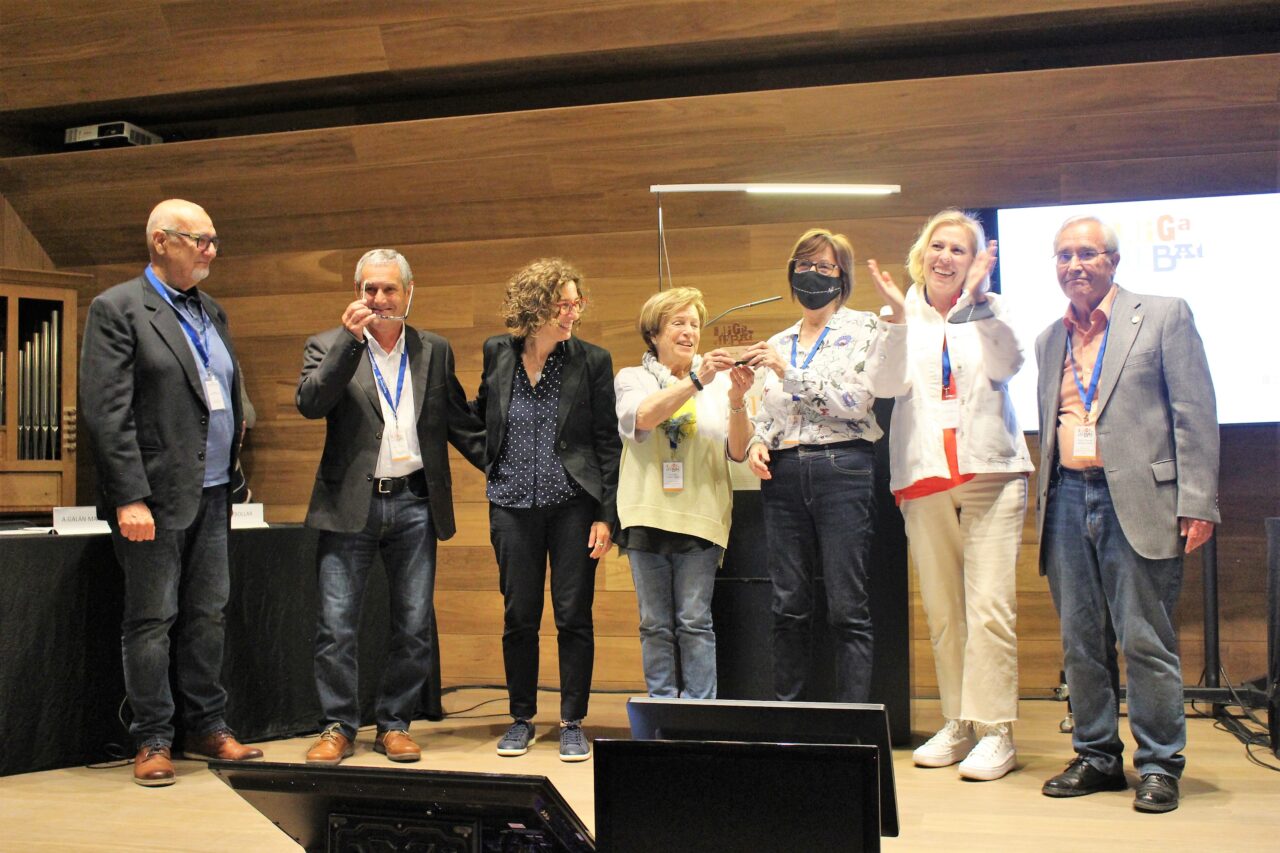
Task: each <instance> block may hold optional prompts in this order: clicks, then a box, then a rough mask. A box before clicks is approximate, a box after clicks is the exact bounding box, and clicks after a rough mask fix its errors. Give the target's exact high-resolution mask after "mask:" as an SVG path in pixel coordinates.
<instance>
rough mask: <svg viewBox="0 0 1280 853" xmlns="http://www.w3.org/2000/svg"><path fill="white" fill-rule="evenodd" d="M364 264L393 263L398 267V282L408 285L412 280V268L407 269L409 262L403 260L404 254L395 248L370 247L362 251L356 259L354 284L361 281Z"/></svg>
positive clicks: (357, 284)
mask: <svg viewBox="0 0 1280 853" xmlns="http://www.w3.org/2000/svg"><path fill="white" fill-rule="evenodd" d="M366 264H373V265H374V266H380V265H382V264H395V265H396V266H398V267H400V284H402V285H404V286H405V287H408V286H409V284H410V283H411V282H412V281H413V270H411V269H409V262H408V261H407V260H405V257H404V255H402V254H400V253H399V252H397V251H396V250H395V249H370V250H369V251H367V252H365V253H364V256H363V257H362V258H360V260H358V261H356V286H357V287H358V286H359V285H360V284H361V283H362V282H363V281H364V276H363V275H362V273H364V268H365V265H366Z"/></svg>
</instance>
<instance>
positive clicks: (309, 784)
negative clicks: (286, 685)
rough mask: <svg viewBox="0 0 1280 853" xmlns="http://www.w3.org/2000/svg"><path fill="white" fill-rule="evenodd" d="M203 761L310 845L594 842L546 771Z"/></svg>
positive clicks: (560, 845) (453, 849)
mask: <svg viewBox="0 0 1280 853" xmlns="http://www.w3.org/2000/svg"><path fill="white" fill-rule="evenodd" d="M209 769H210V770H212V771H213V772H214V773H216V774H217V776H218V778H220V779H221V780H222V781H224V782H226V783H227V784H228V785H230V786H231V788H232V789H233V790H234V791H235V792H236V793H237V794H239V795H240V796H241V797H243V798H244V799H245V800H246V801H248V803H249V804H250V805H252V806H253V807H254V808H256V809H257V810H258V811H260V812H262V814H263V815H264V816H265V817H266V818H267V819H269V820H270V821H271V822H272V823H274V824H275V825H276V826H278V827H280V829H281V830H283V831H284V832H285V834H286V835H288V836H289V837H290V838H292V839H293V840H294V841H296V842H298V844H300V845H301V846H302V847H303V849H305V850H307V851H332V852H333V853H338V851H357V850H384V849H385V850H436V851H441V853H490V851H507V850H518V851H539V853H588V851H594V850H595V849H596V846H595V840H594V839H593V838H592V836H591V833H590V832H589V831H588V830H587V827H586V825H585V824H583V823H582V821H581V820H579V819H578V816H577V815H576V814H574V812H573V809H571V808H569V805H568V804H567V803H566V802H565V801H564V798H563V797H561V796H560V792H559V791H557V790H556V789H555V787H554V786H553V785H552V784H551V782H550V780H548V779H547V778H546V777H545V776H511V775H507V774H502V773H458V772H449V771H444V770H382V769H371V768H364V767H343V768H341V769H338V768H335V767H309V766H307V765H303V764H276V763H269V762H247V761H243V762H242V761H210V762H209Z"/></svg>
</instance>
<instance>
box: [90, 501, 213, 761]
mask: <svg viewBox="0 0 1280 853" xmlns="http://www.w3.org/2000/svg"><path fill="white" fill-rule="evenodd" d="M111 544H112V546H113V548H114V550H115V553H116V559H117V560H118V561H119V562H120V566H121V568H122V569H123V570H124V620H123V624H122V625H121V651H122V654H123V658H124V661H123V662H124V685H125V693H126V695H128V697H129V707H130V709H131V710H132V711H133V722H132V723H130V724H129V733H130V734H131V735H133V738H134V741H135V742H136V743H137V745H138V746H140V747H141V746H143V745H158V746H171V745H172V744H173V713H174V700H173V692H172V689H171V688H170V685H169V631H170V629H171V628H173V626H174V624H175V623H177V631H176V633H175V636H174V640H175V643H176V646H177V648H176V650H175V659H176V669H177V682H178V690H179V691H180V692H181V693H182V699H183V703H182V715H183V724H184V725H185V727H186V731H187V733H188V735H192V736H194V735H203V734H208V733H209V732H211V731H214V730H216V729H219V728H221V727H223V726H224V725H226V722H225V719H224V715H225V713H226V709H227V691H226V690H224V689H223V687H222V682H221V675H222V649H223V641H224V637H225V628H226V624H225V620H224V618H223V610H224V609H225V608H226V606H227V598H228V596H229V595H230V592H231V581H230V576H229V574H228V568H227V487H226V486H225V485H223V486H211V487H209V488H207V489H205V490H204V491H203V493H202V494H201V496H200V508H199V509H198V510H197V511H196V517H195V520H194V521H192V522H191V526H190V527H188V528H186V529H185V530H163V529H157V530H156V538H155V539H153V540H151V541H149V542H130V541H129V540H128V539H125V538H124V537H123V536H121V535H120V530H119V528H117V527H116V526H115V523H114V520H113V521H112V524H111Z"/></svg>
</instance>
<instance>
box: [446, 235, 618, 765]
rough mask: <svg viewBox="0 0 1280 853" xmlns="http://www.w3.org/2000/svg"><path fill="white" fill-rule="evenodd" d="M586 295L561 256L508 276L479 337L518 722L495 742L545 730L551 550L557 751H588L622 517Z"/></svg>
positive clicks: (519, 751) (603, 379)
mask: <svg viewBox="0 0 1280 853" xmlns="http://www.w3.org/2000/svg"><path fill="white" fill-rule="evenodd" d="M586 306H587V297H586V293H585V291H584V290H583V287H582V274H581V273H579V272H578V271H577V270H576V269H574V268H573V267H572V266H570V265H569V264H567V263H565V262H564V261H562V260H560V259H558V258H544V259H542V260H537V261H534V262H532V263H530V264H529V265H528V266H526V267H525V268H524V269H522V270H520V271H519V272H518V273H516V274H515V275H514V276H513V277H512V278H511V281H510V282H508V283H507V289H506V297H505V299H504V301H503V305H502V316H503V319H504V320H505V322H506V326H507V331H508V333H507V334H505V335H496V336H494V337H492V338H490V339H489V340H487V341H485V344H484V372H483V374H482V376H481V379H480V390H479V393H478V395H477V397H476V399H475V400H474V401H473V402H472V404H471V405H472V408H473V410H474V411H475V412H476V414H478V415H479V416H480V417H481V418H483V419H484V422H485V447H484V454H483V457H482V458H481V459H479V460H472V461H477V462H478V463H479V464H480V467H482V468H483V469H484V471H485V474H486V475H487V478H488V484H487V487H486V494H487V497H488V498H489V538H490V540H491V541H492V542H493V550H494V554H495V555H496V557H497V561H498V577H499V584H500V586H501V588H502V597H503V602H504V613H503V632H502V657H503V664H504V666H505V669H506V675H507V693H508V696H509V698H510V711H511V716H512V717H513V718H514V722H513V723H512V725H511V727H510V728H509V729H508V731H507V733H506V734H505V735H504V736H503V737H502V739H501V740H500V741H499V742H498V754H499V755H504V756H515V755H523V754H525V753H526V752H528V751H529V747H530V746H531V745H532V744H533V743H534V742H535V741H536V740H537V735H536V731H535V729H534V725H533V722H532V720H533V716H534V714H535V713H537V710H538V626H539V625H540V623H541V622H542V604H543V588H544V585H545V582H546V574H547V560H548V557H549V558H550V562H551V606H552V610H553V612H554V613H555V622H556V630H557V632H558V644H559V653H560V720H561V722H560V759H561V760H562V761H585V760H586V759H588V758H590V757H591V746H590V742H589V741H588V740H587V738H586V736H585V735H584V734H583V731H582V719H583V717H585V716H586V715H587V700H588V697H589V695H590V692H591V667H592V663H593V660H594V657H595V637H594V633H593V628H592V622H591V605H592V601H593V599H594V595H595V575H596V563H597V562H598V561H599V559H600V558H601V557H602V556H604V554H605V552H606V551H607V550H608V549H609V545H610V543H611V541H612V538H613V528H614V526H615V524H616V522H617V489H618V457H619V455H620V453H621V442H620V440H619V438H618V420H617V417H616V416H615V415H614V397H613V361H612V360H611V359H610V357H609V353H608V352H606V351H605V350H603V349H601V348H600V347H598V346H595V345H593V344H589V343H587V342H585V341H583V340H580V339H579V338H577V337H575V336H574V334H573V333H574V329H575V327H576V326H577V324H578V321H579V319H580V318H581V317H582V313H583V311H584V310H585V309H586Z"/></svg>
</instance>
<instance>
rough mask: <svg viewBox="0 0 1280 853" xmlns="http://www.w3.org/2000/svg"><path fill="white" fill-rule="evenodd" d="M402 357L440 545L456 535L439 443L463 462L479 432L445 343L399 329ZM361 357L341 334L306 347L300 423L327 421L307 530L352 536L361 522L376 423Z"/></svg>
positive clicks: (477, 446)
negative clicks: (454, 450) (404, 355)
mask: <svg viewBox="0 0 1280 853" xmlns="http://www.w3.org/2000/svg"><path fill="white" fill-rule="evenodd" d="M405 350H406V352H408V354H409V374H410V378H411V380H412V386H413V406H414V410H415V412H416V414H417V425H418V444H419V445H420V447H421V449H422V470H423V474H424V475H425V476H426V480H427V489H428V500H429V501H430V504H431V516H432V522H433V523H434V524H435V529H436V536H437V538H440V539H448V538H449V537H451V536H453V534H454V530H455V529H456V528H455V524H454V520H453V480H452V477H451V476H450V474H449V451H448V449H447V448H446V447H445V442H446V440H447V441H449V442H450V443H452V444H453V446H454V447H456V448H458V450H459V452H461V453H462V454H463V455H464V456H467V457H468V458H472V457H475V456H477V455H478V454H479V453H480V452H481V449H482V447H483V444H484V434H483V426H482V425H481V423H480V420H479V419H478V418H476V417H475V416H474V415H472V413H471V410H470V409H469V408H468V407H467V397H466V394H464V393H463V391H462V386H461V385H459V384H458V379H457V377H456V376H455V375H454V368H453V349H452V348H451V347H450V346H449V342H448V341H446V340H445V339H444V338H442V337H440V336H439V335H436V334H433V333H431V332H421V331H418V330H417V329H414V328H413V327H412V326H406V328H405ZM367 351H368V344H367V343H365V342H364V341H357V340H356V339H355V338H353V337H352V336H351V333H350V332H348V331H347V330H346V329H345V328H343V327H341V326H339V327H338V328H336V329H330V330H329V331H327V332H322V333H320V334H318V335H314V336H312V337H311V338H310V339H309V340H308V341H307V345H306V349H305V351H304V353H303V357H302V376H301V377H300V378H299V380H298V394H297V404H298V411H299V412H301V413H302V414H303V416H304V417H307V418H325V419H326V420H327V425H326V428H325V438H324V453H323V454H322V455H321V457H320V467H319V470H318V471H317V472H316V482H315V487H314V488H313V489H312V492H311V505H310V507H308V509H307V521H306V523H307V526H308V527H315V528H318V529H320V530H331V531H335V532H338V533H357V532H359V531H360V530H363V529H364V526H365V522H366V521H367V520H368V517H369V501H371V500H372V499H373V485H372V483H373V472H374V469H375V468H376V467H377V464H378V450H379V448H380V446H381V443H382V428H383V421H382V403H381V402H380V401H379V398H378V393H379V392H378V386H377V382H376V381H375V380H374V378H373V369H372V368H371V367H370V366H369V356H368V355H367Z"/></svg>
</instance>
